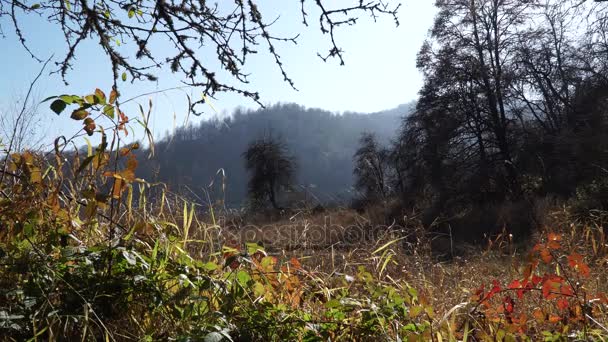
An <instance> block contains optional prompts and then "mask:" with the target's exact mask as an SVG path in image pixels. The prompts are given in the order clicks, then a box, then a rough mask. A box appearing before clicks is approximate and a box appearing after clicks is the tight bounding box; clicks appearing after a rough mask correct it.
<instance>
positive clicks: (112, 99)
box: [109, 89, 118, 104]
mask: <svg viewBox="0 0 608 342" xmlns="http://www.w3.org/2000/svg"><path fill="white" fill-rule="evenodd" d="M116 98H118V92H117V91H116V89H112V91H111V92H110V101H109V102H110V104H114V102H115V101H116Z"/></svg>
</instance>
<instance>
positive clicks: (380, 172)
mask: <svg viewBox="0 0 608 342" xmlns="http://www.w3.org/2000/svg"><path fill="white" fill-rule="evenodd" d="M354 164H355V169H354V174H355V189H357V190H358V191H360V192H361V193H362V194H363V196H364V198H365V200H366V201H373V200H385V199H386V198H387V197H388V195H389V191H390V187H389V184H390V182H389V175H390V169H389V166H390V164H389V151H388V150H387V149H386V148H383V147H381V146H379V144H378V142H377V141H376V137H375V135H374V134H372V133H363V134H362V135H361V138H360V139H359V149H357V152H355V155H354Z"/></svg>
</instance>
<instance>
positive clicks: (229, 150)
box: [135, 104, 413, 208]
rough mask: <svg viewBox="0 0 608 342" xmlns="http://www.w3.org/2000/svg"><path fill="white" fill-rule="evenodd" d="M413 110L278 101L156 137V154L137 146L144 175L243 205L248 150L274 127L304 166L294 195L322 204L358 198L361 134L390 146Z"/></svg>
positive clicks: (175, 187) (181, 189)
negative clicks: (356, 109) (337, 109)
mask: <svg viewBox="0 0 608 342" xmlns="http://www.w3.org/2000/svg"><path fill="white" fill-rule="evenodd" d="M412 109H413V105H405V106H400V107H397V108H395V109H391V110H388V111H384V112H379V113H370V114H363V113H344V114H336V113H331V112H329V111H324V110H320V109H313V108H309V109H307V108H304V107H303V106H299V105H295V104H277V105H273V106H268V107H266V108H261V109H257V110H248V111H246V110H236V111H235V112H234V113H232V115H229V116H228V115H226V117H223V118H222V117H216V118H214V119H211V120H208V121H201V122H200V124H190V125H188V126H185V127H178V128H176V130H175V132H170V134H168V135H167V137H165V138H163V139H159V140H158V141H155V144H154V147H155V152H156V153H155V154H154V156H152V157H151V158H150V159H148V156H149V154H150V153H149V151H144V150H139V151H135V153H136V154H137V156H138V160H139V162H140V168H139V173H138V175H139V177H140V178H143V179H147V180H149V181H151V182H163V183H165V184H167V186H168V187H169V188H170V189H172V190H173V191H176V192H180V193H182V194H186V193H189V191H188V188H189V189H205V191H207V192H209V194H210V197H211V198H216V199H217V198H221V199H223V200H225V204H226V206H227V207H229V208H240V207H242V206H244V205H245V201H246V199H247V180H248V174H247V170H246V168H245V164H244V163H243V159H242V157H241V156H242V153H243V152H244V151H246V150H247V145H248V144H249V143H250V142H251V141H254V140H256V139H258V138H260V137H262V136H264V135H265V134H268V131H269V130H271V131H272V132H273V134H276V135H277V136H281V137H282V138H283V140H284V142H285V144H286V145H287V148H288V149H289V151H290V154H291V155H292V156H293V157H294V159H295V161H296V163H297V164H298V172H297V173H296V174H295V177H294V184H293V185H294V189H293V190H292V192H291V193H290V195H293V196H292V197H296V198H301V199H304V198H308V200H309V201H310V202H313V203H314V204H315V205H316V204H318V203H319V202H320V203H321V204H322V205H327V204H329V203H336V202H346V201H348V200H350V199H351V198H353V197H354V196H353V185H354V182H355V180H354V177H353V168H354V163H353V154H354V153H355V152H356V150H357V142H358V139H359V135H360V134H361V133H363V132H365V131H369V132H373V133H374V134H375V135H376V137H377V139H378V143H379V144H383V145H386V144H388V143H389V141H390V140H391V139H394V138H395V137H396V132H395V127H398V126H399V122H400V120H401V117H402V116H403V115H405V114H406V113H408V112H410V111H411V110H412ZM218 170H222V172H221V173H219V174H218ZM210 184H213V186H212V187H210V186H209V185H210ZM313 198H314V200H313ZM294 201H295V202H297V200H295V199H294ZM294 205H295V203H294Z"/></svg>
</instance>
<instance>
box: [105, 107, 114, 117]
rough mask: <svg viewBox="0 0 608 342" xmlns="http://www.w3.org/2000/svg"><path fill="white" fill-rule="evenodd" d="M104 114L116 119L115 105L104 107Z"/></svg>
mask: <svg viewBox="0 0 608 342" xmlns="http://www.w3.org/2000/svg"><path fill="white" fill-rule="evenodd" d="M103 114H104V115H105V116H107V117H109V118H110V119H114V106H110V105H107V106H105V107H103Z"/></svg>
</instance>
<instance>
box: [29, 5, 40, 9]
mask: <svg viewBox="0 0 608 342" xmlns="http://www.w3.org/2000/svg"><path fill="white" fill-rule="evenodd" d="M39 8H40V4H33V5H32V6H30V9H32V10H35V9H39Z"/></svg>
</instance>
